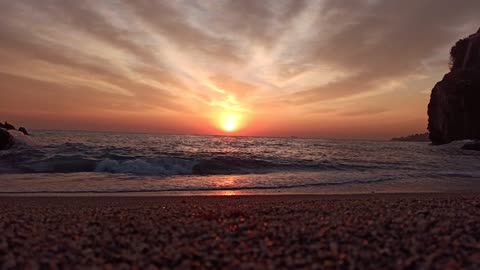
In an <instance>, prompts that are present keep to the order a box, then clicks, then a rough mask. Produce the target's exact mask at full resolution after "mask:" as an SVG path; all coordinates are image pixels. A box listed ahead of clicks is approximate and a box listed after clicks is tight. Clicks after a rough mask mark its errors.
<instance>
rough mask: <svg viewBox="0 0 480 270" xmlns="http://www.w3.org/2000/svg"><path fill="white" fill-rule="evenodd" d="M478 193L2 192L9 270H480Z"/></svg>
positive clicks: (2, 263) (2, 242)
mask: <svg viewBox="0 0 480 270" xmlns="http://www.w3.org/2000/svg"><path fill="white" fill-rule="evenodd" d="M479 221H480V196H479V195H478V194H469V193H464V194H403V195H402V194H372V195H333V196H330V195H329V196H321V195H300V196H224V197H213V196H212V197H208V196H206V197H194V196H192V197H146V196H144V197H120V196H111V197H0V231H1V234H0V267H1V269H24V268H27V269H71V268H73V269H92V268H100V269H173V268H175V269H192V268H194V269H480V222H479Z"/></svg>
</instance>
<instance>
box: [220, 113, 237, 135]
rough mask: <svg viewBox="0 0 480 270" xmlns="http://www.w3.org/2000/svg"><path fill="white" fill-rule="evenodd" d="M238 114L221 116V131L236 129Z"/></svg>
mask: <svg viewBox="0 0 480 270" xmlns="http://www.w3.org/2000/svg"><path fill="white" fill-rule="evenodd" d="M239 118H240V117H239V116H238V115H236V114H225V115H223V116H222V117H221V121H220V125H221V128H222V129H223V131H226V132H233V131H235V130H237V129H238V120H239Z"/></svg>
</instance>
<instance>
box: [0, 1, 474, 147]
mask: <svg viewBox="0 0 480 270" xmlns="http://www.w3.org/2000/svg"><path fill="white" fill-rule="evenodd" d="M451 5H452V1H450V0H436V1H434V0H419V1H413V0H412V1H381V0H371V1H356V0H345V1H336V0H324V1H321V0H319V1H313V0H312V1H309V0H306V1H302V0H274V1H273V0H272V1H256V0H245V1H228V0H214V1H203V0H198V1H186V0H178V1H146V0H138V1H126V0H125V1H120V0H116V1H114V0H111V1H109V0H106V1H93V0H86V1H64V0H45V1H34V0H30V1H27V0H19V1H2V2H0V41H1V42H0V59H2V60H1V61H0V91H1V96H0V120H8V121H9V122H12V123H14V124H17V125H23V126H26V127H29V128H44V129H80V130H102V131H138V132H166V133H194V134H227V132H225V131H224V130H222V127H224V126H229V125H230V126H234V129H235V130H234V131H233V132H231V133H228V134H234V135H256V136H305V137H326V138H362V139H385V138H389V137H392V136H398V135H406V134H410V133H417V132H425V131H426V125H427V115H426V107H427V104H428V99H429V93H430V90H431V88H432V87H433V85H434V84H435V82H437V81H439V80H440V79H441V78H442V76H443V74H444V73H445V72H447V71H448V52H449V48H450V47H451V46H452V45H453V44H454V42H455V41H456V40H458V39H459V38H461V37H463V36H466V35H468V34H469V33H473V32H475V31H476V30H477V29H478V26H479V24H480V21H479V19H478V10H480V1H477V0H475V1H473V0H465V1H461V2H458V3H455V8H452V7H451ZM226 115H227V116H226ZM232 115H233V116H234V117H233V118H234V120H228V121H233V122H235V123H225V121H227V120H222V119H225V116H226V118H228V119H232V117H231V116H232ZM222 121H223V122H222Z"/></svg>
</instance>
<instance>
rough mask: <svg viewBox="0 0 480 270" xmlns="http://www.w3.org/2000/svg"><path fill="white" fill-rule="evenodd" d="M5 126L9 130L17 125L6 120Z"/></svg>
mask: <svg viewBox="0 0 480 270" xmlns="http://www.w3.org/2000/svg"><path fill="white" fill-rule="evenodd" d="M3 127H4V128H5V129H7V130H11V129H15V127H14V126H13V125H12V124H10V123H8V122H5V124H3ZM15 130H16V129H15Z"/></svg>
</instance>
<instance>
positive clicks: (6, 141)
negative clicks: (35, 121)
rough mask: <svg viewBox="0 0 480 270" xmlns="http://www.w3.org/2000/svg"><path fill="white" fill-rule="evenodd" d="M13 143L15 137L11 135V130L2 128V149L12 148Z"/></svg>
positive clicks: (0, 136)
mask: <svg viewBox="0 0 480 270" xmlns="http://www.w3.org/2000/svg"><path fill="white" fill-rule="evenodd" d="M12 144H13V137H12V135H10V132H8V131H7V130H5V129H3V128H0V150H5V149H8V148H10V146H12Z"/></svg>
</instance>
